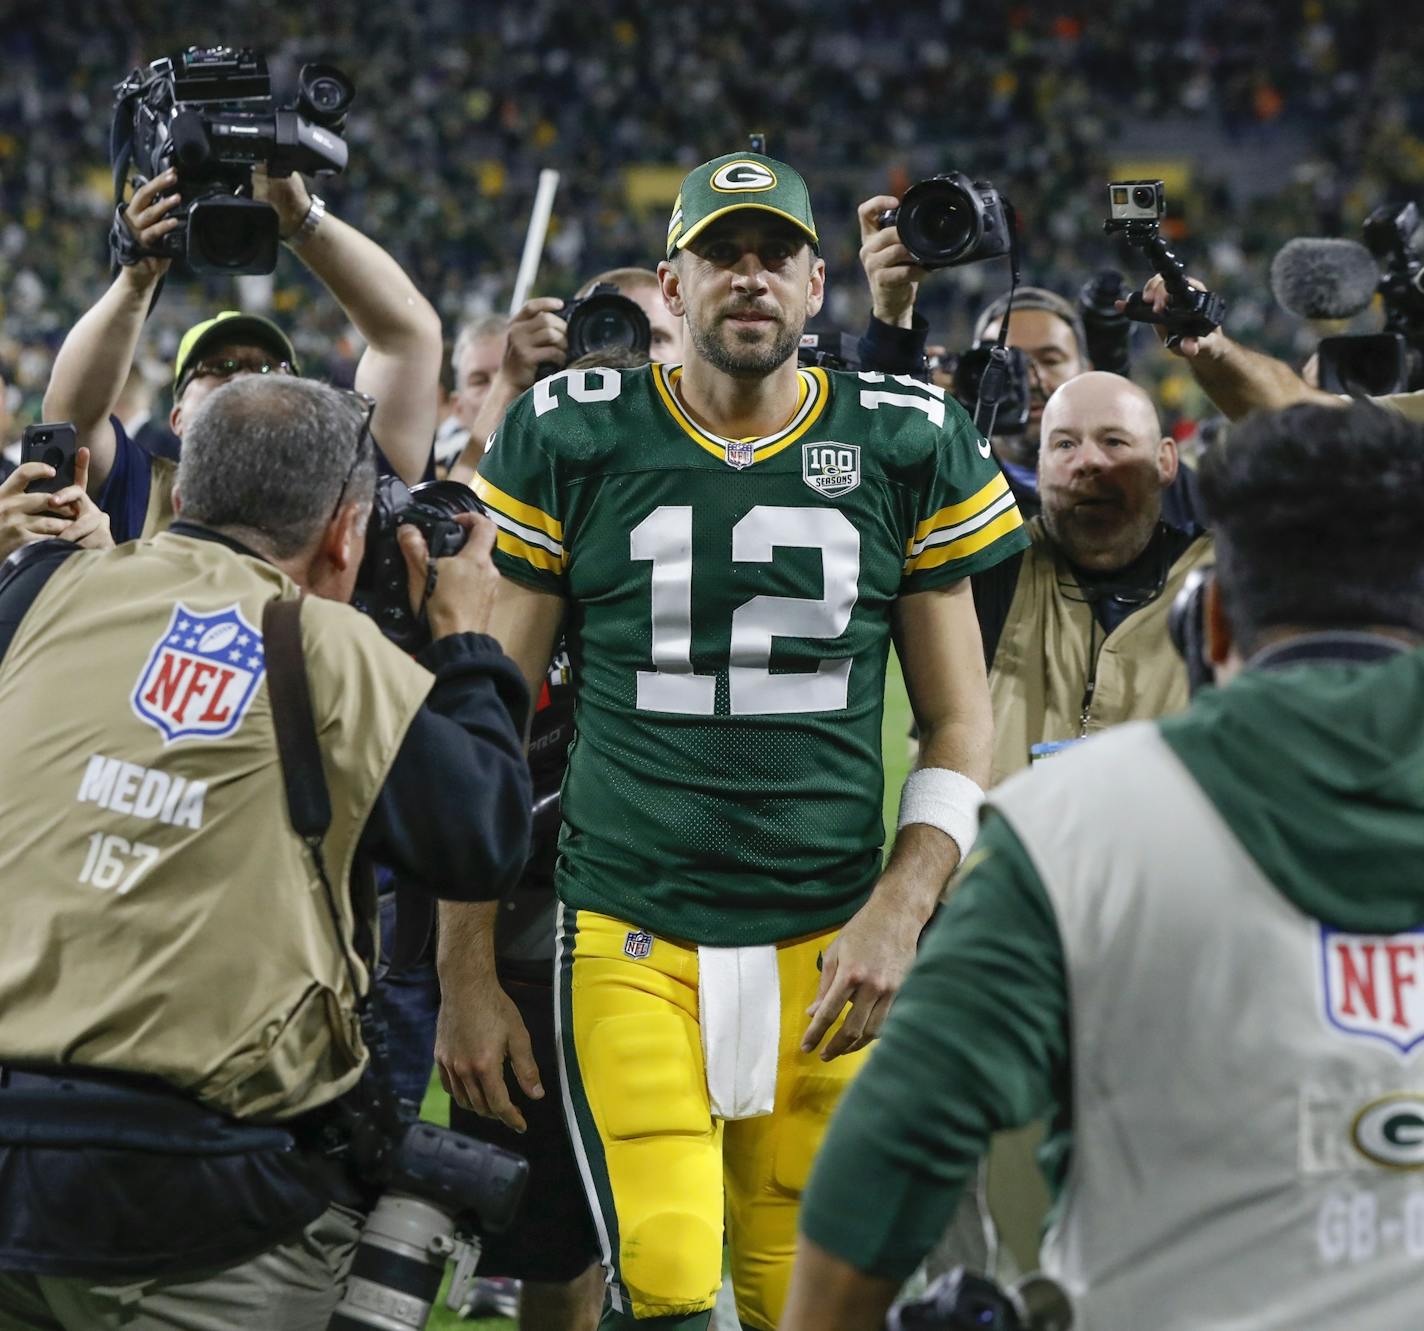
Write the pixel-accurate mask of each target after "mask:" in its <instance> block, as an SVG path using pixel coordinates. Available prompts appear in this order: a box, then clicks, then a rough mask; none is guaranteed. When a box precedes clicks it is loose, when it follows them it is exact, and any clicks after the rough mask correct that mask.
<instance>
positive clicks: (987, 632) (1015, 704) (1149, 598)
mask: <svg viewBox="0 0 1424 1331" xmlns="http://www.w3.org/2000/svg"><path fill="white" fill-rule="evenodd" d="M1176 475H1177V447H1176V444H1175V443H1174V442H1173V441H1172V440H1171V439H1170V438H1168V437H1167V436H1165V435H1164V434H1163V433H1162V429H1161V426H1160V424H1159V423H1158V420H1157V411H1156V408H1155V407H1154V406H1153V405H1152V400H1151V398H1149V397H1148V396H1147V394H1146V393H1144V392H1143V391H1142V389H1140V388H1138V387H1137V385H1136V384H1134V383H1132V382H1131V381H1130V380H1127V379H1123V378H1121V377H1120V376H1118V375H1115V374H1105V373H1103V372H1101V371H1098V370H1093V371H1090V372H1089V373H1087V374H1082V375H1079V376H1078V377H1077V378H1075V379H1072V380H1070V381H1069V382H1068V383H1065V384H1064V385H1063V386H1062V387H1061V388H1059V389H1058V390H1057V391H1056V392H1055V393H1054V394H1053V396H1052V397H1051V398H1049V400H1048V403H1047V405H1046V406H1045V408H1044V412H1043V423H1042V442H1041V447H1040V449H1039V454H1038V488H1039V493H1040V495H1041V496H1042V499H1043V510H1042V512H1041V513H1040V514H1039V516H1038V517H1036V518H1034V519H1033V520H1032V521H1031V522H1030V524H1029V532H1030V536H1031V538H1032V541H1033V544H1032V546H1031V547H1030V548H1029V549H1028V550H1026V551H1024V552H1023V553H1022V554H1021V555H1016V556H1014V557H1012V558H1010V559H1006V560H1004V562H1003V563H1002V564H1001V565H996V566H995V567H994V568H993V569H990V570H988V571H987V572H986V573H984V574H976V575H975V577H974V603H975V606H976V607H977V609H978V611H979V626H980V631H981V633H982V634H983V637H984V652H985V658H986V661H987V664H988V667H989V686H990V690H991V693H992V695H993V700H994V728H995V741H994V769H993V779H994V781H995V782H999V781H1002V780H1003V779H1004V778H1005V777H1007V776H1011V775H1012V774H1013V773H1014V772H1016V771H1018V770H1019V769H1020V768H1021V767H1024V766H1026V765H1027V764H1028V763H1029V762H1030V761H1035V760H1037V759H1038V758H1041V757H1046V756H1049V755H1050V754H1051V753H1053V752H1057V751H1058V749H1059V748H1061V746H1062V745H1064V744H1067V743H1071V742H1072V741H1074V740H1077V739H1081V738H1083V737H1084V736H1086V735H1090V734H1092V733H1094V732H1095V731H1098V730H1102V729H1104V728H1105V727H1107V726H1110V725H1116V724H1117V723H1118V722H1120V721H1129V720H1137V719H1141V718H1146V717H1156V716H1163V715H1165V714H1166V713H1168V712H1174V711H1179V710H1180V709H1181V708H1183V707H1185V706H1186V703H1187V678H1186V670H1185V667H1184V665H1183V663H1182V662H1181V661H1180V659H1178V657H1177V656H1176V654H1175V652H1174V651H1173V649H1172V646H1171V644H1170V642H1169V641H1168V638H1167V631H1166V620H1167V610H1168V608H1169V607H1170V606H1171V604H1172V600H1173V598H1174V597H1175V595H1176V593H1177V591H1178V590H1179V589H1180V587H1181V585H1182V583H1183V582H1185V581H1186V577H1187V574H1188V573H1190V572H1191V570H1192V569H1194V568H1197V567H1199V566H1200V565H1202V564H1206V563H1210V562H1211V541H1210V538H1209V537H1207V536H1206V535H1205V534H1204V533H1203V532H1202V531H1201V530H1200V528H1193V529H1192V530H1190V531H1183V530H1181V529H1180V528H1177V527H1173V526H1169V525H1168V524H1166V523H1165V522H1163V521H1162V495H1163V493H1164V492H1165V491H1166V490H1167V489H1168V487H1169V486H1171V484H1172V482H1173V480H1174V479H1175V478H1176Z"/></svg>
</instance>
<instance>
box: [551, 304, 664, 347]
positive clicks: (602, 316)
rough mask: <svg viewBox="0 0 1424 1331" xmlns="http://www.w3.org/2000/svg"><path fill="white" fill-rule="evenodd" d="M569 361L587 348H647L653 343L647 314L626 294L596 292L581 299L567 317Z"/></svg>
mask: <svg viewBox="0 0 1424 1331" xmlns="http://www.w3.org/2000/svg"><path fill="white" fill-rule="evenodd" d="M568 339H569V357H568V358H569V360H571V361H574V360H577V359H578V358H579V357H580V356H586V355H587V354H588V353H589V352H590V351H605V350H607V349H608V348H610V347H622V348H625V349H626V350H628V351H647V350H648V348H649V346H651V344H652V330H651V329H650V328H649V326H648V316H647V315H646V314H644V313H643V311H642V309H641V307H640V306H638V305H636V304H635V303H634V302H633V301H631V300H629V299H628V297H627V296H620V295H617V294H616V293H607V294H600V293H595V294H594V295H591V296H589V297H588V298H587V299H585V300H583V301H580V302H579V304H578V306H577V307H576V308H575V310H574V312H573V314H572V315H570V317H569V328H568Z"/></svg>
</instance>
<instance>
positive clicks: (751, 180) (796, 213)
mask: <svg viewBox="0 0 1424 1331" xmlns="http://www.w3.org/2000/svg"><path fill="white" fill-rule="evenodd" d="M740 208H759V209H760V210H761V211H762V212H767V213H774V214H775V215H776V216H777V217H783V218H785V219H786V220H787V221H788V222H790V223H792V224H793V225H794V226H796V227H797V228H799V229H800V230H801V231H804V232H805V233H806V237H807V239H808V240H810V242H811V247H812V249H815V250H817V251H819V249H820V245H821V240H820V237H819V236H817V235H816V223H815V221H814V220H813V219H812V217H811V195H810V193H809V192H808V191H807V189H806V182H805V181H804V180H802V179H801V174H800V172H798V171H797V170H796V169H795V168H794V167H790V166H787V165H786V163H785V162H778V161H777V160H776V159H775V158H772V157H763V156H762V155H761V154H760V153H728V154H727V155H726V156H725V157H716V158H714V159H713V160H712V161H710V162H703V163H702V165H701V166H699V167H695V168H694V169H693V170H691V171H689V172H688V173H687V177H686V179H684V180H683V182H682V188H681V189H680V190H679V191H678V195H677V202H676V203H674V204H673V206H672V217H671V218H670V219H669V221H668V233H667V257H668V258H669V259H671V258H672V257H673V255H674V254H676V253H677V251H678V250H680V249H682V248H683V246H685V245H686V244H687V243H688V241H690V240H692V239H693V238H694V237H696V236H697V235H698V234H699V233H700V232H702V231H703V230H705V229H706V228H707V227H708V226H710V225H711V224H712V223H713V222H715V221H716V220H717V219H718V218H719V217H724V216H726V214H728V213H731V212H736V211H737V210H738V209H740Z"/></svg>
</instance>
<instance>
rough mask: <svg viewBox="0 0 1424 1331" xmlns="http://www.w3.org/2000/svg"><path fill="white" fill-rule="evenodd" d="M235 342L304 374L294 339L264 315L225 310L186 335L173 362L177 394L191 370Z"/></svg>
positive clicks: (193, 328) (295, 372)
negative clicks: (205, 356) (214, 350)
mask: <svg viewBox="0 0 1424 1331" xmlns="http://www.w3.org/2000/svg"><path fill="white" fill-rule="evenodd" d="M234 342H236V343H241V344H244V345H251V346H254V347H262V348H263V349H264V350H266V351H270V352H272V353H273V354H274V355H275V356H276V357H277V359H278V360H284V361H286V362H287V364H288V365H290V366H291V367H292V373H293V374H300V373H301V370H300V369H299V368H298V366H297V353H296V351H294V350H293V348H292V343H291V340H290V339H289V338H288V337H287V335H286V333H284V332H283V331H282V330H281V329H280V328H278V327H277V325H276V324H274V323H273V322H272V321H271V320H270V319H264V318H263V317H262V316H261V315H260V314H244V313H243V312H242V311H241V310H222V311H220V312H219V313H217V314H215V315H213V317H212V318H211V319H204V320H203V322H202V323H196V324H194V325H193V326H192V327H191V328H190V329H189V330H188V331H187V332H186V333H184V334H183V340H182V341H181V342H180V343H179V344H178V358H177V359H176V360H175V361H174V362H173V391H174V392H175V393H176V392H177V391H178V385H179V384H181V383H182V382H183V376H184V375H185V374H187V372H188V367H189V366H190V365H195V364H197V362H198V361H199V359H201V357H202V355H203V353H204V352H205V351H210V350H212V348H213V347H216V346H222V345H224V344H230V343H234Z"/></svg>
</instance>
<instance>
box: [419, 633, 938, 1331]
mask: <svg viewBox="0 0 1424 1331" xmlns="http://www.w3.org/2000/svg"><path fill="white" fill-rule="evenodd" d="M909 733H910V704H909V701H908V700H907V699H906V697H905V685H904V681H903V680H902V678H901V676H900V664H899V662H898V661H897V660H896V659H895V655H894V653H893V652H892V653H891V655H890V667H889V672H888V679H887V682H886V689H885V720H884V724H883V726H882V728H881V748H882V752H883V753H884V755H885V826H886V828H887V829H888V835H889V836H893V834H894V829H895V815H896V811H897V810H898V808H899V805H900V786H901V783H902V782H903V781H904V779H905V773H906V771H907V770H908V768H909V741H908V739H907V736H908V735H909ZM420 1112H421V1117H423V1118H427V1119H429V1120H430V1121H431V1122H432V1123H440V1124H445V1123H448V1122H449V1120H450V1101H449V1098H448V1097H447V1096H446V1094H445V1092H444V1091H443V1090H442V1089H441V1087H440V1079H439V1078H438V1077H434V1078H432V1079H431V1082H430V1088H429V1090H428V1091H427V1092H426V1094H425V1103H424V1104H423V1105H421V1108H420ZM426 1325H427V1326H429V1327H431V1328H432V1329H435V1328H445V1329H446V1331H455V1329H456V1328H459V1331H475V1329H476V1328H479V1329H480V1331H508V1328H510V1327H512V1326H513V1323H512V1322H510V1321H507V1320H506V1319H505V1318H502V1317H492V1318H484V1319H481V1320H479V1321H469V1322H464V1321H461V1320H460V1319H459V1318H458V1317H456V1316H455V1314H454V1313H452V1312H450V1311H449V1309H447V1308H446V1307H445V1292H444V1289H443V1288H442V1289H441V1293H440V1299H439V1302H438V1303H437V1304H436V1307H435V1311H434V1312H433V1313H432V1314H431V1316H430V1321H429V1322H428V1323H427V1324H426Z"/></svg>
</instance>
